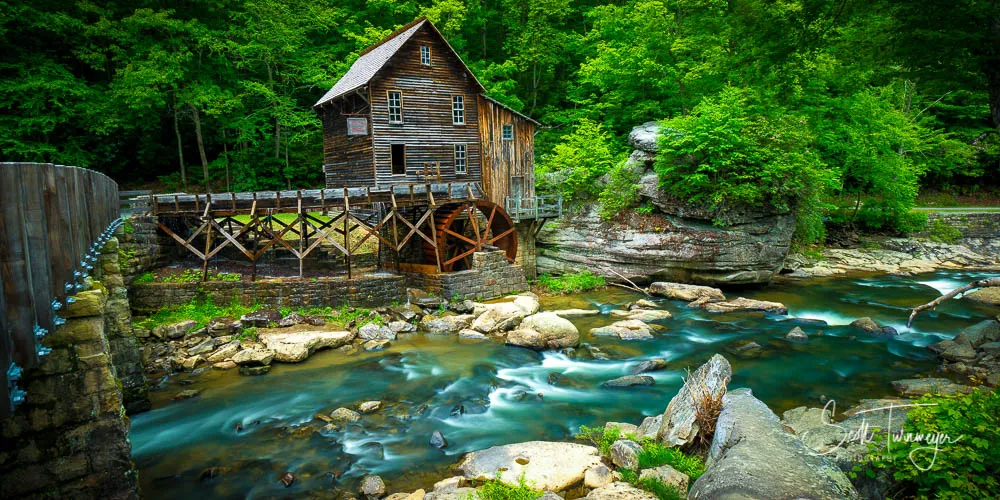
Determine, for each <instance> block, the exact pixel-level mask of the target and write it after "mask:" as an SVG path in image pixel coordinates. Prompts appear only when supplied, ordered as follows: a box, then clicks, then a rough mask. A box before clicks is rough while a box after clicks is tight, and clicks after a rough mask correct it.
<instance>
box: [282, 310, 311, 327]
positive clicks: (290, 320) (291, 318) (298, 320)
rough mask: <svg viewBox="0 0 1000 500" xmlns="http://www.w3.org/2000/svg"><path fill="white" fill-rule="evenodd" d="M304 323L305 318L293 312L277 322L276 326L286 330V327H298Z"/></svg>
mask: <svg viewBox="0 0 1000 500" xmlns="http://www.w3.org/2000/svg"><path fill="white" fill-rule="evenodd" d="M305 322H306V318H305V316H303V315H301V314H299V313H297V312H293V313H291V314H289V315H288V316H285V317H284V318H281V320H280V321H278V326H279V327H281V328H288V327H291V326H295V325H300V324H302V323H305Z"/></svg>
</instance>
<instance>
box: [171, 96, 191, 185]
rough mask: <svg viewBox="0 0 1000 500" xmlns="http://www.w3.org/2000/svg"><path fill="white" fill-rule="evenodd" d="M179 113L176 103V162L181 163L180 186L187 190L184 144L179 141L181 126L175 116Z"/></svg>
mask: <svg viewBox="0 0 1000 500" xmlns="http://www.w3.org/2000/svg"><path fill="white" fill-rule="evenodd" d="M179 114H180V111H179V110H178V109H177V105H176V103H175V104H174V133H175V134H177V160H178V161H180V163H181V186H182V187H183V188H184V189H187V185H188V176H187V169H186V168H184V143H183V142H182V141H181V126H180V123H179V122H180V119H179V118H178V117H177V115H179Z"/></svg>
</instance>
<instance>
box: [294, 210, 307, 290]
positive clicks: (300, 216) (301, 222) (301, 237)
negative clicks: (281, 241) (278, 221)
mask: <svg viewBox="0 0 1000 500" xmlns="http://www.w3.org/2000/svg"><path fill="white" fill-rule="evenodd" d="M296 198H298V210H297V211H296V213H297V214H298V219H296V220H295V222H297V223H298V224H299V278H301V277H302V259H303V258H304V257H305V253H303V250H304V249H303V248H302V245H303V243H304V241H305V238H306V223H305V219H304V217H305V214H303V213H302V191H299V192H298V193H297V195H296Z"/></svg>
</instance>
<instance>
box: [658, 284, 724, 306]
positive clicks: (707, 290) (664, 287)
mask: <svg viewBox="0 0 1000 500" xmlns="http://www.w3.org/2000/svg"><path fill="white" fill-rule="evenodd" d="M648 291H649V293H651V294H653V295H656V296H659V297H666V298H668V299H675V300H684V301H687V302H693V301H696V300H706V299H707V300H708V301H710V302H719V301H723V300H726V296H725V295H723V293H722V290H719V289H718V288H713V287H710V286H702V285H688V284H685V283H670V282H664V281H657V282H656V283H651V284H650V285H649V288H648Z"/></svg>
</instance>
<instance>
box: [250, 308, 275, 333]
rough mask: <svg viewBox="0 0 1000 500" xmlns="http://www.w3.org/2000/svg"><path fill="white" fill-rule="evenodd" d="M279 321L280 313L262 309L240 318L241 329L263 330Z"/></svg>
mask: <svg viewBox="0 0 1000 500" xmlns="http://www.w3.org/2000/svg"><path fill="white" fill-rule="evenodd" d="M279 321H281V313H280V312H278V311H275V310H273V309H262V310H260V311H257V312H252V313H250V314H244V315H243V316H242V317H240V324H241V325H243V328H251V327H257V328H265V327H267V326H268V325H270V324H271V323H277V322H279Z"/></svg>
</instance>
